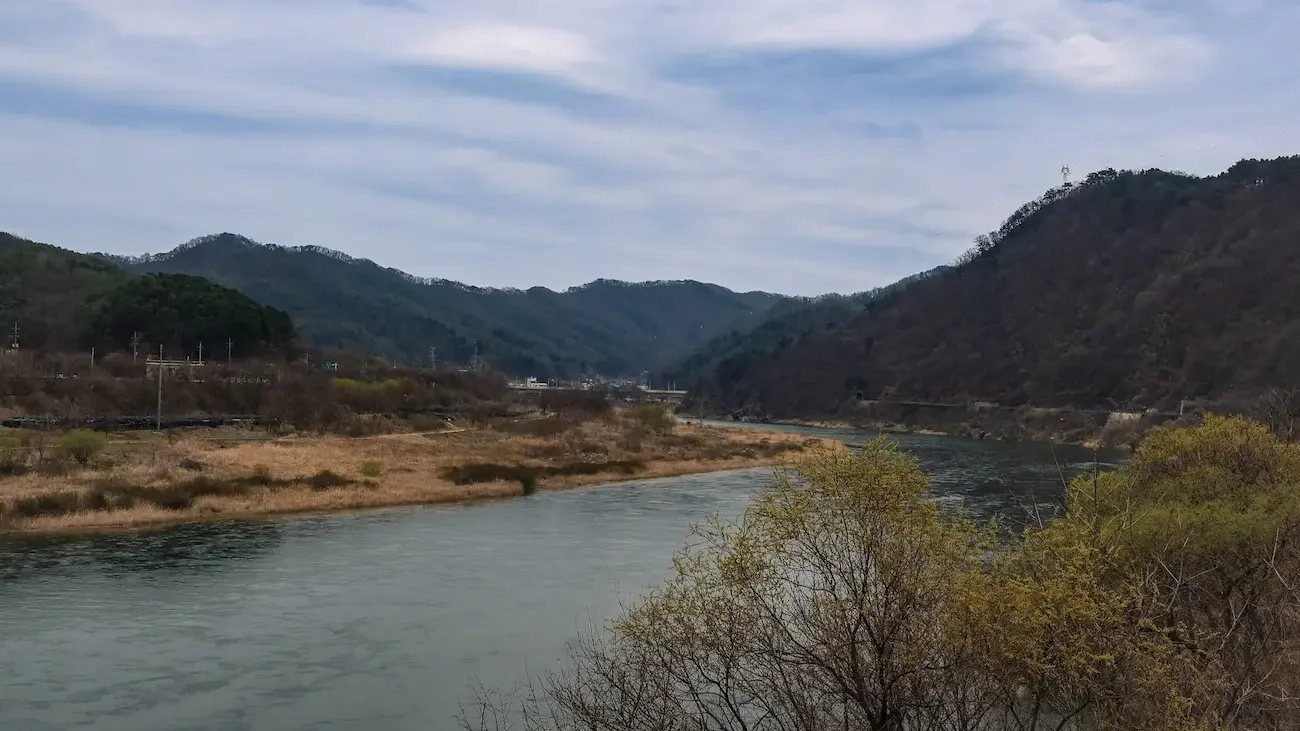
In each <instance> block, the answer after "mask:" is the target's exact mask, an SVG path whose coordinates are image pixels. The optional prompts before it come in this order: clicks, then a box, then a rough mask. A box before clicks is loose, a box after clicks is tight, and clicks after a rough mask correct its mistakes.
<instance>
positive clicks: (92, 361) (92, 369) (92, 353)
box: [90, 346, 95, 373]
mask: <svg viewBox="0 0 1300 731" xmlns="http://www.w3.org/2000/svg"><path fill="white" fill-rule="evenodd" d="M90 372H91V373H94V372H95V348H94V346H92V347H91V348H90Z"/></svg>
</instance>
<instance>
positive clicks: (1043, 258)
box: [693, 157, 1300, 416]
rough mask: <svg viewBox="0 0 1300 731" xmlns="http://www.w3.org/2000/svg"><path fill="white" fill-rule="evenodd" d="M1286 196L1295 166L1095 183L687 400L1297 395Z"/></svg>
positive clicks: (709, 377)
mask: <svg viewBox="0 0 1300 731" xmlns="http://www.w3.org/2000/svg"><path fill="white" fill-rule="evenodd" d="M1297 201H1300V157H1291V158H1283V159H1278V160H1272V161H1257V160H1248V161H1243V162H1241V163H1238V164H1237V165H1235V166H1233V167H1232V168H1231V169H1230V170H1228V171H1227V172H1225V173H1223V174H1220V175H1217V176H1214V177H1207V178H1198V177H1193V176H1188V175H1183V174H1178V173H1169V172H1163V171H1159V170H1147V171H1143V172H1116V171H1114V170H1105V171H1101V172H1098V173H1094V174H1092V175H1090V176H1089V177H1088V178H1087V180H1086V181H1084V182H1082V183H1080V184H1075V185H1066V186H1063V187H1060V188H1055V189H1052V190H1050V191H1048V192H1047V193H1046V194H1045V195H1044V196H1043V197H1042V198H1040V199H1038V200H1036V201H1033V202H1031V203H1029V204H1026V205H1025V206H1023V207H1022V208H1021V209H1020V210H1018V211H1016V213H1015V214H1013V215H1012V216H1011V217H1010V218H1009V219H1008V220H1007V221H1006V223H1005V224H1003V226H1002V227H1000V228H999V229H998V230H997V231H995V232H993V233H991V234H989V235H987V236H981V237H979V238H978V239H977V240H976V246H975V248H974V249H972V250H971V251H970V252H969V253H968V254H967V255H965V256H963V257H962V258H961V259H960V260H959V261H958V263H957V265H956V266H954V267H952V268H951V269H948V270H945V271H941V272H939V273H938V274H936V275H935V276H932V277H928V278H925V279H923V280H921V281H918V282H914V283H912V284H911V285H910V286H908V287H905V288H902V289H901V290H898V291H895V292H893V293H891V294H888V295H885V296H883V297H878V298H876V299H874V300H872V301H871V302H870V303H868V304H867V305H866V307H865V308H864V310H863V312H861V313H858V314H856V315H855V316H853V317H852V318H850V319H849V320H848V321H847V322H845V323H842V324H840V325H838V326H834V327H832V328H830V329H825V328H814V329H813V330H812V331H808V330H807V329H805V330H804V331H803V333H802V334H801V335H800V336H799V337H796V338H790V339H783V340H781V341H779V342H778V345H777V347H774V348H772V349H771V351H770V352H762V353H760V354H759V357H756V358H739V359H736V358H729V359H723V360H722V361H720V362H719V363H718V365H717V366H715V367H714V368H713V369H712V371H711V372H710V373H708V374H705V375H704V376H701V377H700V378H699V379H698V380H697V383H696V384H695V386H694V393H693V398H694V399H695V401H696V402H697V403H699V404H700V405H702V406H708V407H713V408H719V409H727V410H734V409H752V410H755V411H766V412H770V413H772V414H774V415H776V416H807V415H823V414H832V413H837V412H840V411H841V410H843V409H844V408H845V407H846V406H847V405H848V404H851V403H852V402H853V401H855V400H857V399H859V398H865V399H876V398H882V397H884V398H896V399H907V400H922V401H962V400H987V401H993V402H998V403H1003V404H1008V405H1015V404H1026V403H1028V404H1034V405H1040V406H1055V405H1067V406H1089V407H1103V408H1107V407H1109V408H1114V407H1116V406H1119V407H1124V408H1136V407H1166V408H1172V407H1175V406H1176V404H1177V402H1178V400H1180V399H1183V398H1210V399H1219V400H1222V399H1232V398H1242V399H1245V398H1250V397H1251V396H1252V395H1253V394H1256V393H1258V392H1259V391H1261V390H1262V389H1264V388H1266V387H1269V386H1293V385H1297V382H1298V381H1300V297H1298V296H1297V294H1296V293H1297V292H1300V208H1297Z"/></svg>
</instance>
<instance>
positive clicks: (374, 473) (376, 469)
mask: <svg viewBox="0 0 1300 731" xmlns="http://www.w3.org/2000/svg"><path fill="white" fill-rule="evenodd" d="M381 472H383V466H382V465H380V464H379V463H378V462H376V461H374V460H368V461H366V462H362V463H361V474H362V476H364V477H378V476H379V475H380V473H381Z"/></svg>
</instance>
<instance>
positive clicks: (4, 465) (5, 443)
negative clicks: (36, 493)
mask: <svg viewBox="0 0 1300 731" xmlns="http://www.w3.org/2000/svg"><path fill="white" fill-rule="evenodd" d="M30 454H31V452H30V450H29V449H28V448H27V447H26V446H25V445H24V444H23V442H22V439H20V438H19V437H15V436H3V437H0V477H18V476H21V475H25V474H27V469H28V461H29V459H30Z"/></svg>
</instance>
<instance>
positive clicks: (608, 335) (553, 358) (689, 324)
mask: <svg viewBox="0 0 1300 731" xmlns="http://www.w3.org/2000/svg"><path fill="white" fill-rule="evenodd" d="M100 256H102V257H104V258H106V259H109V260H112V261H116V262H119V263H121V264H122V265H123V266H125V267H126V268H128V269H130V270H132V271H136V272H164V273H175V274H190V275H195V276H201V277H205V278H207V279H210V280H212V281H214V282H217V283H218V284H221V285H223V286H227V287H231V288H233V289H236V290H239V291H241V292H244V293H245V294H247V295H249V296H250V297H252V298H253V299H255V300H257V301H259V302H264V303H266V304H268V305H271V306H274V307H276V308H279V309H281V310H284V311H285V312H288V313H289V314H290V315H291V316H292V317H293V319H294V321H295V322H296V323H297V324H298V327H299V332H300V333H301V334H302V335H304V336H305V337H306V338H307V339H308V340H310V341H311V342H312V343H313V344H315V345H318V346H322V347H337V348H345V349H352V350H361V351H365V352H369V353H373V354H376V355H384V356H388V357H392V358H396V359H399V360H404V361H406V362H414V363H421V362H427V361H428V359H429V354H430V348H436V349H437V353H438V355H439V357H440V358H441V359H442V361H443V362H461V363H467V362H470V361H471V360H474V359H476V358H480V357H481V358H483V359H484V360H486V362H488V363H489V364H491V365H492V366H493V367H495V368H497V369H499V370H502V371H503V372H505V373H508V374H511V375H536V376H540V377H566V376H576V375H581V374H601V375H634V374H639V373H641V372H644V371H657V370H659V369H660V368H662V367H663V366H664V365H666V364H668V363H670V362H672V361H673V360H675V359H677V358H680V357H684V356H685V355H686V354H687V353H689V352H691V351H692V350H693V349H694V348H695V347H698V346H699V345H701V344H703V343H704V342H706V341H707V340H708V339H709V338H711V337H713V336H715V335H717V334H718V333H720V332H723V331H728V330H731V329H736V328H744V327H746V326H748V325H752V324H756V323H757V322H759V321H760V320H761V318H762V315H763V313H764V312H765V311H766V310H767V309H768V308H769V307H771V306H772V305H773V304H775V303H776V302H779V301H783V300H784V299H785V298H784V297H782V296H781V295H775V294H770V293H766V292H733V291H731V290H729V289H726V288H725V287H721V286H719V285H714V284H708V283H704V282H698V281H695V280H675V281H658V282H623V281H620V280H611V279H597V280H594V281H592V282H588V283H586V284H583V285H577V286H573V287H570V288H568V289H565V290H563V291H558V292H557V291H554V290H550V289H547V288H545V287H533V288H529V289H527V290H520V289H516V288H485V287H476V286H472V285H468V284H464V283H461V282H457V281H454V280H447V279H437V278H425V277H416V276H414V275H411V274H409V273H406V272H402V271H401V270H398V269H395V268H392V267H385V266H382V265H380V264H377V263H375V262H374V261H371V260H369V259H362V258H358V257H354V256H351V255H349V254H345V253H343V252H339V251H336V250H332V249H326V248H324V247H319V246H295V247H287V246H280V245H277V244H263V243H259V242H256V241H253V240H252V239H249V238H247V237H244V236H240V235H237V234H232V233H223V234H213V235H210V236H203V237H198V238H196V239H192V240H191V241H189V242H187V243H186V244H183V245H181V246H179V247H177V248H176V249H173V250H171V251H169V252H164V253H162V254H152V255H145V256H140V257H123V256H115V255H108V254H101V255H100Z"/></svg>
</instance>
